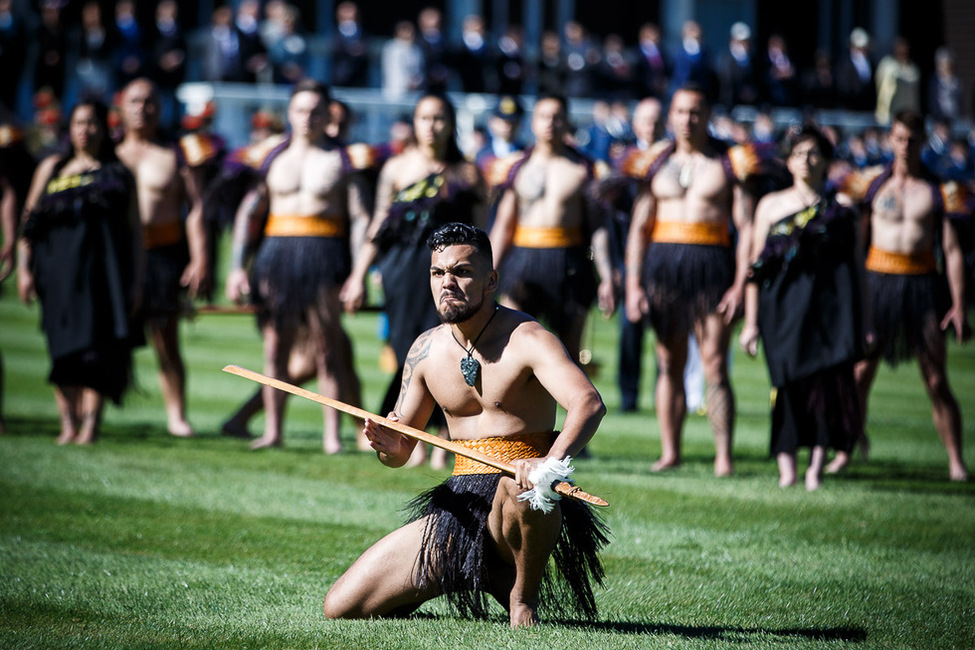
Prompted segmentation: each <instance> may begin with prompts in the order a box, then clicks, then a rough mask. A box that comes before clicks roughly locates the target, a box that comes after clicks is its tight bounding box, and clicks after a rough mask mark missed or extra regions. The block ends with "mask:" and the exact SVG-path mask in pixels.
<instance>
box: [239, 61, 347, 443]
mask: <svg viewBox="0 0 975 650" xmlns="http://www.w3.org/2000/svg"><path fill="white" fill-rule="evenodd" d="M328 100H329V94H328V89H327V88H326V87H325V86H323V85H322V84H320V83H318V82H316V81H313V80H303V81H301V82H299V83H297V84H295V86H294V88H293V90H292V94H291V100H290V102H289V104H288V122H289V124H290V125H291V137H290V138H289V139H288V140H286V141H285V142H284V143H283V144H281V145H280V147H279V150H278V152H276V153H272V154H271V155H270V156H268V159H267V161H266V162H265V166H264V181H263V183H262V185H261V187H260V188H259V192H258V193H256V197H257V200H251V201H250V202H249V204H247V205H244V206H242V208H241V210H240V212H239V213H238V216H237V222H236V223H235V225H234V254H233V262H232V269H231V271H230V274H229V275H228V277H227V297H228V298H230V299H231V300H235V301H236V300H242V299H243V298H244V297H245V296H248V295H250V294H251V292H252V289H253V292H254V295H253V296H252V299H253V300H254V301H255V302H256V304H257V305H258V310H259V311H258V322H259V324H260V327H261V332H262V335H263V337H264V365H265V372H266V374H268V375H270V376H272V377H276V378H279V379H285V380H288V379H289V378H290V374H289V372H288V360H289V357H290V356H291V352H292V348H293V347H294V346H295V344H296V343H297V342H298V341H299V340H303V341H304V344H305V345H307V346H309V354H311V355H312V356H313V357H314V359H315V366H316V368H317V372H318V385H319V390H320V391H321V392H322V394H323V395H327V396H329V397H332V398H335V399H340V398H341V397H342V395H341V393H340V391H341V389H342V386H343V385H346V384H349V383H350V382H351V381H352V380H351V378H350V377H348V376H347V374H348V373H349V372H350V371H351V369H352V364H351V363H350V362H349V361H348V360H347V358H346V355H348V354H349V353H350V350H351V348H350V346H348V344H347V341H348V337H347V335H346V333H345V331H344V330H343V329H342V321H341V316H342V307H341V303H340V302H339V290H340V289H341V287H342V283H343V282H344V281H345V279H346V277H347V276H348V274H349V268H350V266H351V253H350V250H349V241H348V235H349V231H350V225H349V224H350V217H352V218H365V215H364V214H363V213H362V211H361V201H360V200H359V198H358V197H357V195H356V186H355V185H354V184H353V183H350V182H349V178H350V174H349V172H350V170H351V164H350V162H349V159H348V155H347V154H346V153H345V149H343V148H341V147H338V146H334V145H333V144H332V143H331V142H330V141H329V140H328V139H327V137H326V135H325V131H324V128H325V122H326V120H327V117H328ZM263 197H266V200H267V202H268V207H269V210H270V215H269V216H268V219H267V224H266V226H265V228H264V240H263V242H262V243H261V246H260V248H259V249H258V252H257V254H256V256H255V259H254V263H253V268H252V269H251V274H252V276H251V278H248V275H247V271H246V270H245V268H244V264H245V261H246V260H245V257H246V255H245V248H246V243H247V239H248V233H247V230H248V228H249V226H250V224H251V223H252V218H253V214H254V213H255V212H256V211H257V205H256V204H257V203H258V202H259V201H260V200H261V199H262V198H263ZM285 397H286V395H285V394H284V393H282V392H280V391H276V390H273V389H271V388H265V389H264V411H265V421H264V435H263V436H261V437H260V438H258V439H256V440H255V441H254V442H253V443H252V444H251V448H252V449H260V448H264V447H269V446H278V445H280V444H281V437H282V430H283V425H284V420H283V416H284V405H285ZM323 415H324V418H325V427H324V435H323V439H322V445H323V448H324V450H325V452H326V453H329V454H333V453H337V452H339V451H341V450H342V443H341V440H340V438H339V427H340V424H341V422H340V414H339V413H338V412H337V411H335V410H334V409H324V408H323Z"/></svg>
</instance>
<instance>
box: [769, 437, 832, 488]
mask: <svg viewBox="0 0 975 650" xmlns="http://www.w3.org/2000/svg"><path fill="white" fill-rule="evenodd" d="M775 458H776V460H777V461H778V465H779V487H782V488H784V487H790V486H793V485H795V484H796V475H797V472H796V452H791V453H790V452H780V453H779V454H778V455H776V457H775ZM825 459H826V447H823V446H815V447H813V448H812V451H811V452H810V453H809V467H808V468H807V469H806V489H807V490H809V491H810V492H812V491H813V490H818V489H819V486H820V485H822V482H823V461H824V460H825Z"/></svg>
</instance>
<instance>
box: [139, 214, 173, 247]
mask: <svg viewBox="0 0 975 650" xmlns="http://www.w3.org/2000/svg"><path fill="white" fill-rule="evenodd" d="M181 241H183V222H182V221H180V220H178V219H177V220H175V221H169V222H167V223H160V224H152V225H149V226H142V246H143V248H145V249H146V250H151V249H153V248H162V247H163V246H170V245H172V244H178V243H179V242H181Z"/></svg>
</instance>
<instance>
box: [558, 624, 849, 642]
mask: <svg viewBox="0 0 975 650" xmlns="http://www.w3.org/2000/svg"><path fill="white" fill-rule="evenodd" d="M560 624H561V625H564V626H566V627H580V628H587V629H591V630H599V631H604V632H616V633H619V634H639V635H643V634H647V635H663V634H672V635H674V636H680V637H685V638H688V639H725V640H738V641H741V640H744V639H743V637H752V636H761V637H767V636H772V637H788V638H798V639H806V640H809V641H856V642H863V641H866V640H867V631H866V630H861V629H858V628H849V627H826V628H780V629H775V628H749V627H739V626H729V627H722V626H719V625H702V626H696V625H669V624H664V623H632V622H627V621H597V622H595V623H592V622H589V621H561V622H560Z"/></svg>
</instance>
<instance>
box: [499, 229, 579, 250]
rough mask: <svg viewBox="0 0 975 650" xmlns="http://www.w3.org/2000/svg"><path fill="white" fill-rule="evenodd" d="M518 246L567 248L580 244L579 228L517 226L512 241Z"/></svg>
mask: <svg viewBox="0 0 975 650" xmlns="http://www.w3.org/2000/svg"><path fill="white" fill-rule="evenodd" d="M512 243H513V244H514V245H515V246H518V247H519V248H569V247H570V246H581V245H582V243H583V240H582V229H580V228H558V227H555V228H529V227H526V226H518V227H517V228H515V237H514V241H513V242H512Z"/></svg>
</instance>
